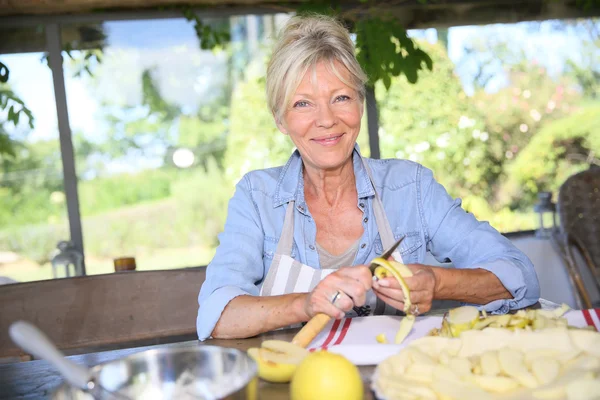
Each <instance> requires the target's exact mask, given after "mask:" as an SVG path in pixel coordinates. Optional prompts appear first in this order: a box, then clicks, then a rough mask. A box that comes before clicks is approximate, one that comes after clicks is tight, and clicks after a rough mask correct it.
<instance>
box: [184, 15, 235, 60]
mask: <svg viewBox="0 0 600 400" xmlns="http://www.w3.org/2000/svg"><path fill="white" fill-rule="evenodd" d="M182 12H183V16H184V17H185V19H187V20H188V21H190V22H192V23H193V24H194V30H195V31H196V36H197V37H198V40H200V48H201V49H202V50H214V49H216V48H218V47H224V46H225V45H226V44H227V43H229V41H230V40H231V35H230V33H229V31H228V30H226V29H222V28H221V29H218V28H214V27H212V26H210V25H209V24H207V23H205V22H203V21H202V19H201V18H200V17H199V16H198V14H196V13H195V12H194V10H193V9H192V8H191V7H189V6H188V7H184V8H183V9H182Z"/></svg>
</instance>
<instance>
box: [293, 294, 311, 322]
mask: <svg viewBox="0 0 600 400" xmlns="http://www.w3.org/2000/svg"><path fill="white" fill-rule="evenodd" d="M307 296H308V293H298V294H297V295H296V296H295V297H294V299H293V300H292V312H293V314H294V316H295V317H296V318H295V319H298V320H300V321H308V320H309V319H310V316H309V315H308V314H307V313H306V308H305V304H306V297H307Z"/></svg>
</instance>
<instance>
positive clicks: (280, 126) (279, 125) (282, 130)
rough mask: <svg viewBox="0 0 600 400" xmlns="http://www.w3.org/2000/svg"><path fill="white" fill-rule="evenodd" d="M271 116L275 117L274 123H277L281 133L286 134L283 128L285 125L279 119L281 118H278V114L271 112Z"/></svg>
mask: <svg viewBox="0 0 600 400" xmlns="http://www.w3.org/2000/svg"><path fill="white" fill-rule="evenodd" d="M273 118H275V124H276V125H277V129H279V131H280V132H281V133H283V134H284V135H287V134H288V133H287V129H285V125H284V124H283V122H282V121H281V118H279V117H278V116H276V115H275V114H273Z"/></svg>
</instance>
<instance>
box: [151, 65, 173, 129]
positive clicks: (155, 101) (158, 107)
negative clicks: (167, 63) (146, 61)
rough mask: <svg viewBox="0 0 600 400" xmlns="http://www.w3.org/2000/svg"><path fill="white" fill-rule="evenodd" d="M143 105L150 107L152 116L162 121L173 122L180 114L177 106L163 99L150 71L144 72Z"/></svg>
mask: <svg viewBox="0 0 600 400" xmlns="http://www.w3.org/2000/svg"><path fill="white" fill-rule="evenodd" d="M142 104H143V105H145V106H148V108H149V110H150V114H151V115H154V116H156V117H158V118H159V119H160V120H161V121H172V120H173V119H175V117H177V116H178V115H179V113H180V110H179V108H178V107H177V106H175V105H173V104H169V103H168V102H167V101H166V100H164V99H163V97H162V96H161V94H160V91H159V90H158V87H157V85H156V83H155V82H154V79H153V78H152V76H151V71H150V70H148V69H146V70H144V71H143V72H142Z"/></svg>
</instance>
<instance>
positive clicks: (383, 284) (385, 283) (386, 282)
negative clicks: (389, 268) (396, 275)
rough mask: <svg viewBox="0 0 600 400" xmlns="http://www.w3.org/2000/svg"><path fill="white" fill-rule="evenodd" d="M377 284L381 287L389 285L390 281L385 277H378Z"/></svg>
mask: <svg viewBox="0 0 600 400" xmlns="http://www.w3.org/2000/svg"><path fill="white" fill-rule="evenodd" d="M377 284H378V285H381V286H383V287H389V286H390V283H389V282H388V281H386V280H385V279H380V280H379V282H377Z"/></svg>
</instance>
